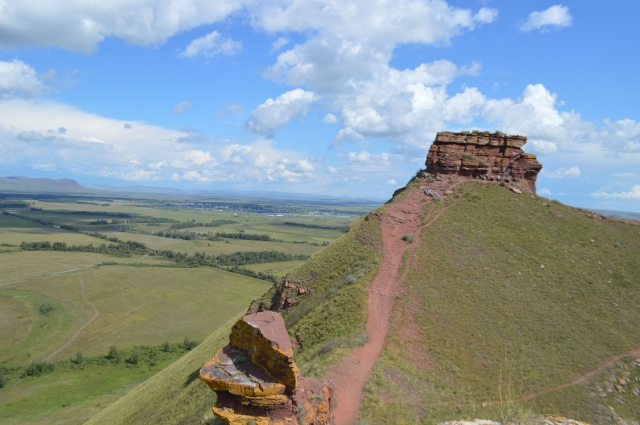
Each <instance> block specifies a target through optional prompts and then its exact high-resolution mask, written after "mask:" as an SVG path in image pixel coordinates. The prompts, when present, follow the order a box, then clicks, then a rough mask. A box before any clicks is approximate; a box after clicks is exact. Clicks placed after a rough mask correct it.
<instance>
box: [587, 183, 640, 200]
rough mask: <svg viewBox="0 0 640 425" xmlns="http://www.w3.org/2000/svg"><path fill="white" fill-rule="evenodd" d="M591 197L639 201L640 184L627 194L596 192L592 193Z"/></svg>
mask: <svg viewBox="0 0 640 425" xmlns="http://www.w3.org/2000/svg"><path fill="white" fill-rule="evenodd" d="M591 196H593V197H596V198H619V199H633V200H640V184H636V185H634V186H633V187H632V188H631V190H629V191H628V192H615V193H606V192H602V191H600V192H596V193H592V194H591Z"/></svg>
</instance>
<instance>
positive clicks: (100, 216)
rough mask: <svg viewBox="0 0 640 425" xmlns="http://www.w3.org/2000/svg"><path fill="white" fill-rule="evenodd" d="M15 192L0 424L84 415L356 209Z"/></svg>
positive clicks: (193, 339)
mask: <svg viewBox="0 0 640 425" xmlns="http://www.w3.org/2000/svg"><path fill="white" fill-rule="evenodd" d="M22 200H23V201H25V202H26V206H25V207H22V208H6V209H5V210H3V211H2V214H1V215H0V341H2V344H0V382H3V383H4V388H0V412H1V413H0V422H2V423H10V424H32V423H34V424H35V423H51V422H60V423H62V422H64V423H68V424H80V423H83V422H84V421H86V420H87V419H89V418H90V417H92V416H93V415H95V414H96V413H97V412H99V411H100V410H102V409H104V408H105V407H107V406H108V405H110V404H111V403H113V402H115V401H116V400H117V399H118V398H120V397H121V396H122V395H124V394H126V393H127V392H128V391H130V390H131V389H133V388H135V387H136V386H137V385H139V384H140V383H141V382H144V381H145V380H146V379H147V378H149V377H150V376H152V375H154V374H155V373H157V372H158V371H160V370H162V369H163V368H164V367H166V366H167V365H169V364H171V363H172V362H174V361H175V360H177V359H178V358H180V357H181V356H182V355H183V354H184V353H186V352H188V351H189V350H190V349H191V348H192V347H193V346H194V345H193V344H197V343H198V342H201V341H203V340H204V339H205V337H206V336H207V335H209V334H211V332H213V331H214V330H216V329H217V328H219V327H220V326H222V325H223V324H225V323H226V322H228V321H229V320H230V319H231V318H232V317H235V316H237V315H238V314H241V313H242V312H243V311H245V310H246V308H247V306H248V305H249V304H250V302H251V300H253V299H254V298H256V297H258V296H260V295H262V294H263V293H264V292H265V291H266V290H267V289H268V288H269V287H270V286H271V284H272V279H273V278H276V277H278V276H283V275H284V274H286V273H288V272H290V271H291V270H293V269H294V268H296V267H297V266H299V265H301V264H303V263H304V262H305V259H306V258H308V257H309V256H310V255H313V254H314V253H315V252H317V251H318V250H320V249H322V247H323V246H326V245H328V244H329V243H331V242H332V241H334V240H336V239H337V238H339V237H340V236H341V235H343V234H344V232H345V231H346V229H347V228H348V226H349V224H350V223H351V222H352V221H353V220H355V219H356V218H357V217H358V214H353V212H349V213H344V214H339V215H338V214H335V213H333V214H328V213H324V214H322V215H321V214H319V213H317V212H314V211H312V210H313V207H309V212H312V214H308V213H301V214H296V215H284V214H282V215H275V214H258V213H252V212H247V211H240V212H237V211H233V206H231V207H230V209H231V210H223V211H219V210H199V209H190V208H180V207H179V206H176V205H177V204H176V203H175V202H167V201H165V200H149V199H143V200H135V199H113V198H111V199H106V198H105V199H97V198H96V199H94V200H89V201H76V200H68V199H63V198H61V199H60V200H56V199H47V200H46V202H44V201H42V200H38V199H27V198H25V199H22ZM272 208H273V207H272ZM364 212H366V210H362V213H364ZM217 233H218V234H219V235H216V234H217ZM128 241H130V242H128ZM247 252H253V253H255V254H251V255H249V256H246V255H242V253H247ZM268 253H272V254H268ZM252 255H253V256H252ZM198 256H201V257H198ZM225 256H226V257H225ZM193 258H199V259H200V262H197V261H196V262H194V261H192V260H191V259H193ZM202 258H204V259H205V260H206V261H205V262H204V263H203V262H202ZM219 261H223V263H221V264H224V266H222V265H217V264H218V262H219ZM225 261H226V262H225ZM229 261H231V263H229ZM229 264H231V265H235V266H236V268H235V269H234V268H230V266H229ZM237 267H239V269H238V268H237ZM167 347H170V348H167ZM114 349H115V350H116V351H117V352H118V353H120V354H119V356H120V357H118V358H115V357H114V356H112V355H111V354H112V353H113V351H112V350H114ZM110 350H111V351H110ZM108 353H111V354H108ZM134 360H135V361H134ZM43 361H44V362H45V363H40V362H43ZM34 364H35V365H38V364H42V365H45V366H43V367H42V368H41V369H43V370H44V372H42V373H40V372H38V373H35V374H32V373H31V372H29V371H32V370H36V369H33V367H34V366H33V365H34ZM48 364H50V365H51V366H46V365H48ZM47 367H50V368H51V370H48V369H47ZM38 370H39V369H38Z"/></svg>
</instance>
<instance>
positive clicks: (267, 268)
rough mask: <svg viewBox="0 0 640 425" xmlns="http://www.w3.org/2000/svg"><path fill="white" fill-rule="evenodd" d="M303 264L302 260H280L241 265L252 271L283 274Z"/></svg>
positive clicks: (276, 274)
mask: <svg viewBox="0 0 640 425" xmlns="http://www.w3.org/2000/svg"><path fill="white" fill-rule="evenodd" d="M302 264H304V261H280V262H275V263H261V264H247V265H244V266H242V267H245V268H247V269H250V270H253V271H254V272H264V273H268V274H271V275H273V276H284V275H285V274H287V273H289V272H291V271H292V270H293V269H295V268H296V267H298V266H300V265H302Z"/></svg>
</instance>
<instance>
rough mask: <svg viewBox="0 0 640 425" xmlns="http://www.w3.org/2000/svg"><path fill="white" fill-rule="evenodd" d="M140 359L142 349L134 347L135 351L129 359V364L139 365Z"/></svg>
mask: <svg viewBox="0 0 640 425" xmlns="http://www.w3.org/2000/svg"><path fill="white" fill-rule="evenodd" d="M140 357H141V355H140V347H137V346H136V347H133V351H132V352H131V356H129V358H128V359H127V363H129V364H138V362H140Z"/></svg>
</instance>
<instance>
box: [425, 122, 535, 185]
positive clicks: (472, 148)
mask: <svg viewBox="0 0 640 425" xmlns="http://www.w3.org/2000/svg"><path fill="white" fill-rule="evenodd" d="M526 143H527V138H526V137H524V136H507V135H505V134H502V133H495V134H489V133H469V132H464V133H449V132H442V133H438V134H437V135H436V140H435V141H434V142H433V144H432V145H431V148H430V149H429V154H428V155H427V162H426V165H427V172H428V173H431V174H434V175H440V174H456V175H460V176H466V177H475V178H485V177H486V178H488V179H491V178H494V179H497V178H498V176H500V180H501V181H505V182H507V183H510V184H511V185H512V186H513V187H514V188H515V189H517V190H521V191H526V192H530V193H533V194H535V193H536V179H537V178H538V173H539V172H540V170H541V169H542V164H540V163H539V162H538V161H537V159H536V156H535V155H533V154H530V153H526V152H524V151H523V150H522V147H523V146H524V145H525V144H526Z"/></svg>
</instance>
